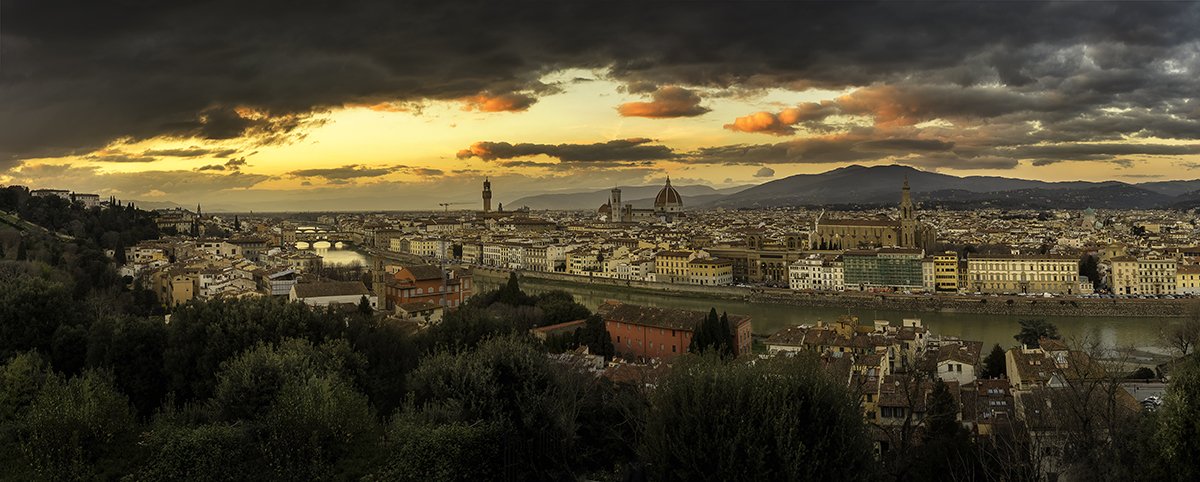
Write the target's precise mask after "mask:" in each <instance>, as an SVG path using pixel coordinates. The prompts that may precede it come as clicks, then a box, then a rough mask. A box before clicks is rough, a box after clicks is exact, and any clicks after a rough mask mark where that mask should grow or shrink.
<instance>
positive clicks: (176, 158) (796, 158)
mask: <svg viewBox="0 0 1200 482" xmlns="http://www.w3.org/2000/svg"><path fill="white" fill-rule="evenodd" d="M1197 25H1200V3H1196V2H1166V3H1157V2H1125V3H1119V2H1058V3H1036V2H953V3H939V2H881V3H875V2H841V3H821V2H695V1H693V2H682V1H679V2H646V1H641V2H616V1H595V2H589V1H557V2H520V1H515V2H494V1H493V2H467V1H458V2H449V1H433V2H391V1H349V0H348V1H335V0H320V1H305V0H289V1H282V0H281V1H252V0H240V1H224V0H212V1H185V0H180V1H172V2H161V1H153V0H116V1H112V2H95V1H74V0H72V1H65V0H6V1H3V2H0V182H2V183H6V184H23V185H28V186H31V187H35V188H36V187H45V188H61V189H72V190H75V191H78V192H94V193H98V194H101V195H102V196H105V197H107V196H117V197H118V198H121V199H128V200H141V201H159V202H164V201H170V202H176V203H179V204H183V205H192V204H195V203H203V204H205V205H207V206H209V207H210V209H225V210H247V209H249V210H263V211H266V210H326V209H327V210H339V209H396V210H402V209H436V208H437V205H438V203H443V202H446V203H461V204H456V205H455V207H456V208H463V209H465V208H470V207H472V206H471V204H477V202H478V199H479V191H480V187H481V186H480V185H481V183H482V181H483V179H484V178H485V177H488V178H490V179H491V181H492V186H493V191H494V193H495V200H496V201H498V202H511V201H515V200H516V199H518V198H519V197H521V196H524V195H528V194H533V193H540V192H556V191H578V190H588V189H605V188H609V187H612V186H615V185H626V186H628V185H647V184H659V183H661V182H662V181H663V179H664V178H665V177H667V176H670V177H671V179H672V182H673V183H675V184H706V185H710V186H713V187H717V188H722V187H731V186H738V185H746V184H757V183H762V182H766V181H770V180H773V179H779V178H783V177H786V176H790V175H795V174H810V173H819V172H824V171H827V170H831V169H835V168H838V167H842V166H846V165H849V164H861V165H882V164H904V165H909V166H913V167H917V168H920V169H926V170H931V171H937V172H943V173H947V174H953V175H959V176H965V175H997V176H1007V177H1020V178H1028V179H1042V180H1049V181H1059V180H1092V181H1102V180H1120V181H1126V182H1144V181H1156V180H1169V179H1195V178H1200V139H1198V138H1200V100H1198V99H1197V97H1196V96H1197V93H1200V28H1197Z"/></svg>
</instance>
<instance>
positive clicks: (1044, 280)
mask: <svg viewBox="0 0 1200 482" xmlns="http://www.w3.org/2000/svg"><path fill="white" fill-rule="evenodd" d="M967 273H968V275H969V279H970V280H971V290H972V291H976V292H979V293H1001V294H1022V293H1030V294H1041V293H1051V294H1078V292H1079V260H1077V259H1075V258H1071V257H1065V256H1054V255H980V256H971V257H969V258H967Z"/></svg>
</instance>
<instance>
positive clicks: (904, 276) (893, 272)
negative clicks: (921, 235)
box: [842, 248, 924, 290]
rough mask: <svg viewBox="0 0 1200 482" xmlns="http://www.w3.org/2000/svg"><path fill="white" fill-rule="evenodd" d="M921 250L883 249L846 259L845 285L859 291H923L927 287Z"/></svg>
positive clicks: (855, 252) (847, 255)
mask: <svg viewBox="0 0 1200 482" xmlns="http://www.w3.org/2000/svg"><path fill="white" fill-rule="evenodd" d="M923 258H924V253H923V252H922V251H921V250H920V249H909V248H881V249H876V250H853V251H846V253H845V254H843V255H842V267H843V270H844V277H845V281H844V283H845V285H846V288H847V289H855V290H881V289H882V290H920V289H922V287H923V286H924V272H923V271H922V260H923Z"/></svg>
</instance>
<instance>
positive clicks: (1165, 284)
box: [1137, 257, 1179, 296]
mask: <svg viewBox="0 0 1200 482" xmlns="http://www.w3.org/2000/svg"><path fill="white" fill-rule="evenodd" d="M1177 263H1178V262H1177V261H1175V259H1174V258H1158V257H1150V258H1144V259H1139V260H1138V261H1137V264H1138V294H1141V295H1153V296H1161V295H1174V294H1176V293H1178V288H1177V284H1178V282H1179V280H1178V279H1176V275H1177V266H1178V264H1177Z"/></svg>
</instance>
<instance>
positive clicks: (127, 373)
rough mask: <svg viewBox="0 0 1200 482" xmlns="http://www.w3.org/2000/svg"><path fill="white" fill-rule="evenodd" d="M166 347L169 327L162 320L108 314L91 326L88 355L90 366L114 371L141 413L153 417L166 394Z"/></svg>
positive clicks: (119, 383)
mask: <svg viewBox="0 0 1200 482" xmlns="http://www.w3.org/2000/svg"><path fill="white" fill-rule="evenodd" d="M166 349H167V326H166V324H165V323H163V322H162V321H161V320H156V319H146V318H130V317H125V316H116V317H114V316H106V317H103V318H101V319H99V320H97V321H96V322H94V323H92V326H91V327H90V328H89V330H88V339H87V349H86V351H85V354H86V357H87V366H89V367H91V368H99V369H104V370H109V371H111V372H112V373H113V376H114V378H115V379H116V384H117V388H118V389H120V390H121V392H122V393H125V394H126V395H128V396H129V401H130V403H132V404H133V406H134V408H136V409H137V411H138V413H139V414H141V415H143V416H149V415H150V414H151V413H153V412H154V410H155V409H157V408H159V407H160V406H161V405H162V401H163V397H164V396H165V395H166V390H167V376H166V373H164V371H163V354H164V352H165V351H166Z"/></svg>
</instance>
